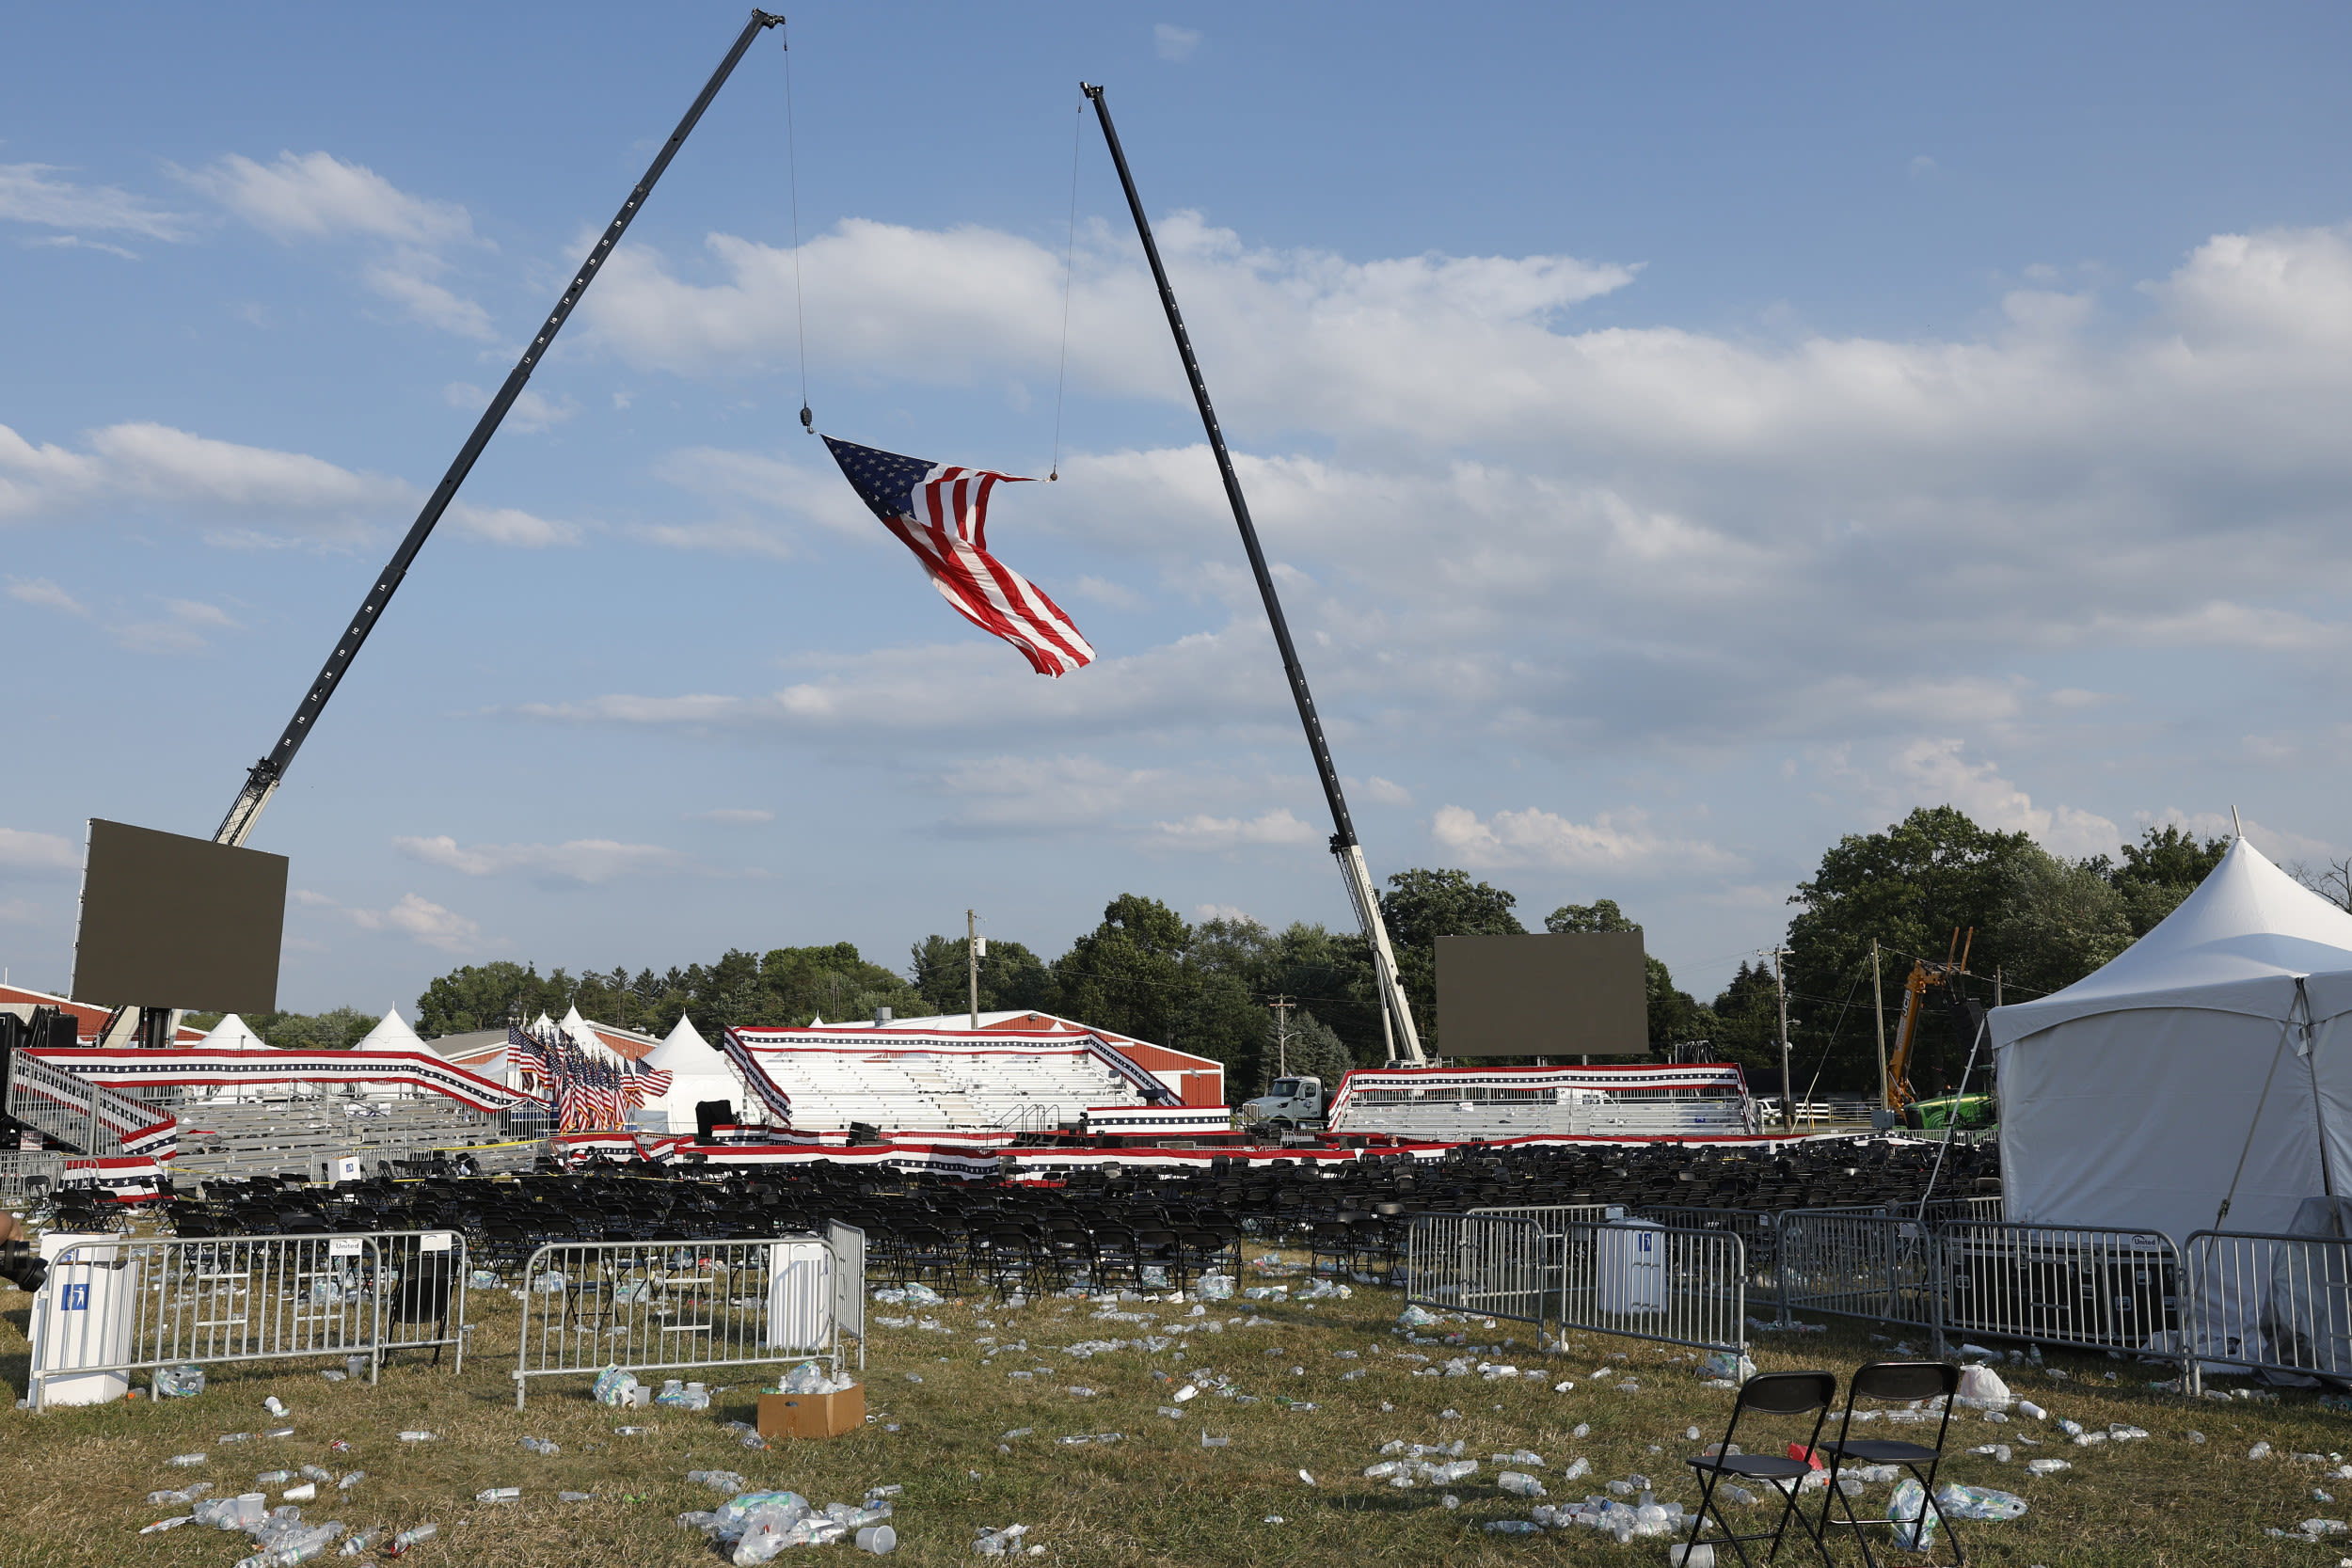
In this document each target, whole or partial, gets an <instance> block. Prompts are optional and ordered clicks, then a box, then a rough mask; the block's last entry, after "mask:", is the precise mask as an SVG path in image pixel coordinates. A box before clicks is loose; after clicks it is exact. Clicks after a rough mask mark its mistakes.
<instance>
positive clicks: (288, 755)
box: [213, 10, 784, 845]
mask: <svg viewBox="0 0 2352 1568" xmlns="http://www.w3.org/2000/svg"><path fill="white" fill-rule="evenodd" d="M783 24H784V18H783V17H781V16H771V15H770V14H769V13H768V12H766V11H761V10H755V11H754V12H752V18H751V20H750V21H749V22H747V23H745V24H743V31H742V32H741V33H740V34H739V35H738V36H737V38H736V40H735V46H734V47H733V48H731V49H729V50H728V51H727V55H726V58H725V59H723V60H721V61H720V62H719V69H718V70H716V71H712V72H711V73H710V80H709V81H708V82H707V83H705V84H704V85H703V90H702V93H701V95H700V96H698V97H697V98H696V99H695V100H694V103H693V106H692V107H691V108H689V109H688V110H687V111H686V118H685V119H681V120H679V121H678V124H677V129H676V130H675V131H673V132H672V133H670V139H669V140H668V141H666V142H664V143H662V144H661V150H660V152H658V153H656V154H655V155H654V160H653V163H652V164H651V165H650V166H648V167H647V168H646V170H645V174H644V179H642V180H640V181H638V182H637V185H636V188H635V189H633V190H631V191H630V192H629V193H628V200H627V201H624V202H622V203H621V210H620V211H619V212H618V213H616V214H613V218H612V223H611V224H610V225H609V226H607V227H606V229H605V231H604V233H603V235H602V237H600V238H599V239H598V240H597V241H596V245H594V246H593V247H592V248H591V249H590V250H589V252H588V259H587V260H586V261H582V262H580V270H579V271H578V272H577V273H575V274H573V275H572V281H571V283H570V285H569V286H568V287H567V288H565V289H564V293H563V296H562V297H561V298H559V299H558V300H557V301H556V302H555V309H553V310H552V311H551V312H549V313H548V319H547V321H546V322H545V323H544V324H542V325H541V326H540V327H539V330H538V332H537V333H536V334H535V335H533V337H532V341H531V344H530V346H529V347H527V348H525V349H524V350H523V355H522V357H521V358H520V359H519V360H517V361H516V364H515V368H514V370H512V371H511V372H508V373H507V377H506V384H505V385H504V386H502V387H501V388H499V391H498V396H496V397H494V398H492V399H491V400H490V406H489V407H487V408H485V409H484V410H483V412H482V418H481V420H478V421H477V422H476V423H475V425H474V427H473V434H472V435H470V436H467V437H466V444H465V445H464V446H462V447H460V448H459V449H458V450H457V456H456V459H455V460H454V461H453V462H452V463H451V464H450V466H449V471H448V472H447V473H445V474H443V475H442V476H441V483H438V484H437V485H435V486H434V488H433V494H432V495H431V496H430V497H428V498H427V499H426V500H425V503H424V508H423V510H422V511H421V512H419V513H418V514H417V520H416V521H415V522H414V523H412V524H410V525H409V528H408V533H407V536H406V537H405V538H404V539H402V540H401V542H400V548H398V549H396V550H394V551H393V552H392V559H391V560H390V561H389V562H386V563H385V567H384V569H383V570H382V571H381V572H378V573H377V574H376V575H375V582H374V584H373V586H372V587H370V588H369V590H368V593H367V596H366V597H365V598H363V599H361V600H360V601H359V612H358V614H357V615H354V616H353V617H352V619H351V625H350V626H347V627H345V628H344V630H343V632H342V635H340V636H339V637H337V638H336V640H335V651H334V652H333V653H331V654H329V655H327V656H326V664H324V665H322V666H321V667H320V669H319V673H318V678H317V679H316V680H314V681H312V682H311V683H310V690H309V691H308V692H306V693H305V694H304V696H303V699H302V702H301V704H300V705H298V706H297V707H295V709H294V718H293V719H292V720H290V721H288V722H287V724H286V732H285V734H283V735H281V736H278V744H277V745H276V746H274V747H272V748H271V749H270V752H269V755H267V756H265V757H263V758H262V760H261V761H259V762H257V763H255V764H254V765H253V767H252V768H251V769H250V770H249V771H248V772H247V773H246V781H245V787H244V788H243V789H240V790H239V791H238V792H237V798H236V800H233V801H231V802H230V806H229V815H228V816H224V817H222V818H221V819H220V826H219V827H218V828H217V829H215V831H214V832H213V842H214V843H215V844H230V845H239V844H243V843H244V842H245V841H246V837H247V836H248V835H250V834H251V833H252V832H253V824H254V823H255V821H257V820H258V819H259V818H260V816H261V815H262V807H264V806H266V805H268V804H269V801H270V797H271V796H273V795H275V794H277V793H278V785H279V784H281V783H283V782H284V781H285V777H286V768H287V767H288V765H290V764H291V763H292V762H293V761H294V753H295V752H298V751H300V750H301V749H302V743H303V742H304V741H305V740H307V739H309V738H310V732H311V731H312V730H313V729H315V728H316V727H317V725H318V718H319V715H320V714H321V713H323V712H324V711H326V701H327V699H328V698H329V697H331V696H333V695H334V694H335V688H336V686H337V685H338V684H339V683H340V682H341V681H342V678H343V676H344V675H346V674H348V673H350V670H351V661H352V660H353V659H354V658H356V657H358V654H359V649H360V647H361V645H362V644H364V643H365V642H366V641H367V640H368V634H369V633H370V632H372V631H373V630H374V629H375V627H376V623H377V622H378V621H379V620H381V619H382V617H383V614H384V607H385V606H387V605H389V603H391V599H392V595H393V594H395V593H397V592H399V589H400V583H401V579H402V578H405V577H406V576H407V575H408V566H409V563H410V562H413V561H415V560H416V559H417V552H418V551H420V550H421V549H423V548H424V542H425V540H427V539H428V538H430V537H432V534H433V530H434V527H435V525H436V524H437V523H439V522H440V520H441V515H442V514H443V513H445V512H447V511H448V510H449V506H450V502H452V501H453V500H455V499H457V488H458V486H459V485H461V484H463V483H466V476H467V475H468V474H469V473H471V472H472V471H473V466H474V463H475V461H476V460H477V459H479V458H480V457H481V456H482V452H483V449H484V448H485V447H487V446H488V445H489V444H490V437H491V436H495V435H497V434H498V428H499V425H500V424H501V422H502V421H503V420H505V418H506V412H507V410H508V409H510V408H512V407H514V406H515V400H516V398H518V397H520V396H521V395H522V390H523V388H524V386H525V385H526V384H527V383H529V381H530V380H531V372H532V371H533V370H536V369H537V368H538V365H539V361H540V360H541V359H542V358H544V357H545V356H546V355H547V352H548V344H549V343H552V342H553V341H555V335H556V334H557V333H558V332H561V331H562V330H564V322H565V321H567V320H569V319H570V317H571V313H572V307H574V306H575V305H578V304H579V303H580V295H582V294H584V293H587V292H588V285H589V284H590V283H591V282H593V281H594V280H595V278H596V270H597V269H598V268H599V267H601V266H602V265H603V264H604V261H605V259H606V258H607V257H609V256H610V255H612V247H613V246H614V245H618V244H620V242H621V236H622V235H623V234H625V233H627V232H628V226H629V223H630V220H632V219H634V218H635V217H636V216H637V214H638V212H639V210H640V209H642V208H643V207H644V204H645V198H646V197H648V196H650V195H651V194H652V193H653V187H654V182H656V181H658V180H660V178H661V175H662V171H663V170H665V169H667V168H668V167H669V166H670V160H671V159H672V158H675V157H676V156H677V151H678V149H679V148H681V147H683V146H685V145H686V138H687V135H689V133H691V131H692V130H693V129H694V125H695V123H696V122H697V121H698V120H700V119H702V117H703V111H704V110H706V109H707V108H709V107H710V101H711V100H712V99H714V98H716V97H717V96H718V95H719V89H720V88H721V87H724V86H725V85H726V80H727V78H728V77H729V76H730V75H732V74H733V73H734V71H735V67H736V63H737V62H738V61H739V60H741V59H742V57H743V55H744V52H745V51H747V50H748V49H750V48H751V46H752V40H754V39H755V38H757V37H758V36H759V35H760V34H761V33H762V32H764V31H766V30H767V29H768V28H770V27H780V26H782V25H783Z"/></svg>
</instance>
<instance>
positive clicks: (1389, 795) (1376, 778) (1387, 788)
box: [1347, 773, 1413, 806]
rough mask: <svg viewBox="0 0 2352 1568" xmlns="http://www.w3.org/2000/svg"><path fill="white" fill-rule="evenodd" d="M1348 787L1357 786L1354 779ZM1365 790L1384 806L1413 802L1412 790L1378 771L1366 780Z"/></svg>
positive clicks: (1370, 796)
mask: <svg viewBox="0 0 2352 1568" xmlns="http://www.w3.org/2000/svg"><path fill="white" fill-rule="evenodd" d="M1347 787H1348V788H1350V789H1353V788H1355V787H1356V785H1355V783H1354V781H1352V780H1351V781H1349V783H1348V785H1347ZM1363 792H1364V795H1365V796H1366V798H1368V799H1370V800H1377V801H1379V802H1380V803H1381V804H1382V805H1384V806H1409V805H1411V804H1412V803H1413V792H1412V791H1411V790H1409V789H1407V788H1406V787H1405V786H1404V785H1403V784H1393V783H1391V782H1390V781H1389V780H1387V779H1384V778H1382V777H1380V775H1379V774H1377V773H1375V774H1374V775H1373V776H1372V777H1371V778H1369V779H1366V780H1365V781H1364V786H1363Z"/></svg>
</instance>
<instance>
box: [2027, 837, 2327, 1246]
mask: <svg viewBox="0 0 2352 1568" xmlns="http://www.w3.org/2000/svg"><path fill="white" fill-rule="evenodd" d="M1991 1030H1992V1040H1993V1047H1994V1058H1995V1062H1996V1064H1997V1066H1998V1069H1999V1074H2000V1077H1999V1092H2000V1109H2001V1175H2002V1186H2003V1192H2004V1196H2005V1197H2006V1199H2007V1208H2008V1211H2009V1217H2010V1219H2011V1220H2021V1221H2029V1222H2033V1223H2036V1224H2042V1225H2085V1226H2096V1227H2106V1228H2128V1229H2143V1228H2144V1229H2153V1230H2161V1231H2163V1232H2164V1233H2165V1234H2166V1235H2168V1236H2169V1237H2171V1238H2172V1240H2173V1241H2174V1242H2175V1243H2182V1244H2184V1245H2185V1243H2186V1242H2187V1240H2188V1237H2189V1235H2190V1234H2191V1233H2192V1232H2194V1231H2198V1230H2204V1229H2228V1230H2236V1231H2283V1230H2285V1229H2287V1228H2288V1227H2289V1226H2290V1225H2291V1224H2292V1223H2293V1221H2294V1218H2295V1215H2296V1211H2297V1209H2298V1208H2299V1207H2300V1206H2301V1204H2302V1202H2303V1200H2304V1199H2305V1198H2307V1197H2317V1196H2332V1195H2333V1194H2334V1193H2335V1192H2336V1191H2338V1190H2339V1189H2341V1190H2343V1191H2345V1192H2352V914H2348V913H2346V912H2345V911H2343V910H2340V909H2338V908H2336V907H2335V906H2334V905H2333V904H2330V903H2329V902H2328V900H2326V899H2324V898H2322V897H2320V896H2319V895H2316V894H2314V893H2312V892H2311V891H2310V890H2309V889H2307V888H2305V887H2303V886H2302V885H2301V884H2299V883H2298V882H2296V880H2295V879H2293V878H2291V877H2289V876H2287V875H2286V874H2285V873H2284V872H2282V871H2280V869H2279V868H2278V867H2277V866H2275V865H2273V864H2271V863H2270V862H2269V861H2267V860H2265V859H2264V858H2263V856H2262V855H2261V853H2260V852H2259V851H2257V850H2256V849H2255V848H2254V847H2253V846H2252V845H2250V844H2249V843H2247V842H2246V841H2245V840H2244V839H2240V840H2238V841H2237V842H2236V843H2235V844H2233V845H2232V846H2231V847H2230V851H2229V853H2228V854H2227V855H2225V856H2224V857H2223V858H2222V861H2221V863H2220V864H2219V865H2217V866H2216V867H2215V868H2214V871H2213V874H2212V875H2211V876H2209V877H2207V878H2206V879H2205V880H2204V882H2203V883H2202V885H2201V886H2200V887H2199V888H2198V889H2197V891H2196V892H2194V893H2192V894H2190V895H2189V896H2188V897H2187V899H2186V900H2185V901H2184V902H2183V903H2182V905H2181V907H2180V908H2179V909H2177V910H2175V911H2172V913H2171V914H2170V915H2169V916H2168V917H2167V918H2166V919H2165V920H2164V922H2163V923H2162V924H2160V925H2159V926H2157V927H2156V928H2155V929H2154V930H2153V931H2150V932H2149V933H2148V934H2147V935H2146V936H2144V937H2142V938H2140V940H2139V941H2138V942H2135V943H2133V944H2132V946H2131V947H2129V948H2127V949H2126V950H2125V951H2124V952H2123V953H2122V955H2121V956H2120V957H2119V958H2116V959H2115V961H2114V962H2112V963H2110V964H2108V965H2106V967H2105V968H2103V969H2101V970H2100V971H2098V973H2096V974H2091V975H2090V976H2088V977H2086V978H2084V979H2082V980H2079V981H2077V982H2075V983H2074V985H2072V986H2069V987H2067V988H2066V989H2065V990H2061V991H2059V992H2058V993H2057V994H2055V995H2052V996H2045V997H2042V998H2040V999H2039V1000H2037V1001H2032V1002H2023V1003H2019V1004H2017V1005H2016V1006H2009V1007H1999V1008H1995V1009H1994V1012H1993V1014H1992V1020H1991ZM2225 1198H2227V1199H2228V1202H2229V1211H2228V1213H2227V1215H2226V1216H2223V1215H2222V1214H2221V1209H2222V1204H2223V1200H2224V1199H2225Z"/></svg>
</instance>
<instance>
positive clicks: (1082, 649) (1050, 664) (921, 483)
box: [825, 436, 1094, 675]
mask: <svg viewBox="0 0 2352 1568" xmlns="http://www.w3.org/2000/svg"><path fill="white" fill-rule="evenodd" d="M825 445H826V446H827V447H829V448H831V449H832V451H833V459H834V462H836V463H838V464H840V465H841V472H842V474H843V475H844V476H845V477H846V478H847V479H848V480H849V482H850V487H851V488H852V489H854V490H856V491H857V493H858V498H859V499H861V500H863V501H865V502H866V505H867V506H869V507H871V508H873V512H874V515H875V516H877V517H880V518H881V519H882V525H883V526H884V527H885V528H887V529H889V530H890V531H891V532H893V533H895V534H897V535H898V538H899V540H900V542H901V543H903V544H904V545H905V546H906V547H907V548H909V549H911V550H913V551H914V558H915V559H916V560H917V561H920V562H922V563H923V570H925V571H926V572H929V573H930V577H931V586H932V587H934V588H936V589H938V590H939V596H940V597H941V598H943V599H946V601H947V602H948V603H949V604H951V605H953V606H954V607H955V610H956V613H957V614H959V615H961V616H962V617H963V618H964V619H965V620H967V621H969V622H971V623H972V624H973V625H974V626H977V627H979V628H980V629H981V630H982V631H984V632H988V633H990V634H991V635H993V636H996V637H1001V638H1003V639H1004V640H1005V641H1008V642H1009V643H1011V644H1012V645H1013V646H1014V647H1016V648H1018V649H1020V650H1021V652H1022V654H1023V656H1024V657H1026V658H1027V659H1028V661H1029V668H1031V669H1032V670H1035V671H1036V672H1037V673H1039V674H1041V675H1059V674H1063V673H1067V672H1069V671H1072V670H1077V669H1081V668H1083V667H1085V666H1086V665H1089V664H1091V663H1093V662H1094V649H1093V648H1092V646H1090V645H1089V643H1088V641H1087V640H1086V638H1085V637H1083V636H1082V635H1080V633H1079V631H1078V628H1077V627H1076V626H1073V625H1072V624H1071V621H1070V617H1069V616H1067V615H1065V614H1063V613H1062V610H1061V606H1059V605H1057V604H1056V603H1055V602H1054V601H1053V600H1052V599H1049V598H1047V597H1046V596H1045V591H1044V590H1043V589H1041V588H1040V587H1038V586H1037V584H1035V583H1033V582H1031V581H1030V580H1029V579H1028V578H1025V577H1023V576H1022V575H1021V574H1020V573H1018V572H1016V571H1014V570H1013V569H1012V568H1011V567H1009V566H1008V565H1006V564H1005V563H1004V562H1001V561H999V560H997V559H996V558H995V557H994V556H993V555H991V554H989V553H988V493H989V492H990V491H991V490H993V489H994V488H995V487H996V486H997V485H998V484H1000V483H1001V484H1027V483H1031V482H1030V481H1028V480H1025V479H1022V478H1019V477H1017V476H1015V475H1012V474H1000V473H993V472H991V471H990V470H988V469H986V468H959V467H953V466H952V465H948V464H941V463H932V462H929V461H927V460H925V459H923V458H920V457H901V456H899V455H898V453H897V452H890V451H875V450H874V449H873V448H872V447H860V446H852V445H851V444H850V443H849V442H847V441H836V440H834V438H833V437H832V436H826V437H825Z"/></svg>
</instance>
